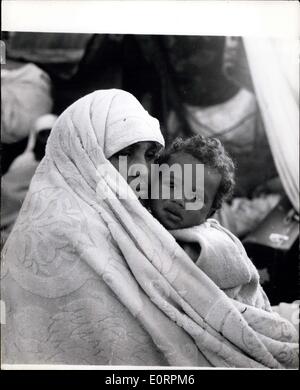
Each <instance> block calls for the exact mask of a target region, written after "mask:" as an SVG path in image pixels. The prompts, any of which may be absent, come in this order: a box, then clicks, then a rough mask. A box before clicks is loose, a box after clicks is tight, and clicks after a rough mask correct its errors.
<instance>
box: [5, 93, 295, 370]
mask: <svg viewBox="0 0 300 390" xmlns="http://www.w3.org/2000/svg"><path fill="white" fill-rule="evenodd" d="M145 140H150V141H156V142H159V143H161V144H162V143H163V140H162V138H161V134H160V132H159V127H158V124H157V123H156V121H155V120H154V119H153V118H151V117H150V116H149V115H148V114H147V113H146V112H144V110H143V109H142V107H141V106H140V105H139V103H138V102H137V101H136V100H135V99H134V98H133V97H132V96H131V95H130V94H127V93H125V92H123V91H118V90H108V91H97V92H94V93H93V94H91V95H88V96H86V97H84V98H82V99H81V100H79V101H77V102H76V103H74V104H73V105H72V106H71V107H69V108H68V109H67V110H66V111H65V112H64V113H63V114H62V115H61V116H60V118H59V119H58V121H57V122H56V124H55V126H54V128H53V130H52V132H51V135H50V138H49V140H48V144H47V149H46V156H45V158H44V159H43V160H42V162H41V164H40V165H39V167H38V169H37V171H36V174H35V176H34V178H33V180H32V182H31V185H30V189H29V192H28V194H27V197H26V199H25V202H24V204H23V206H22V209H21V212H20V214H19V217H18V220H17V222H16V224H15V226H14V229H13V231H12V233H11V234H10V236H9V238H8V240H7V242H6V245H5V247H4V249H3V258H2V272H1V275H2V301H3V302H4V304H5V308H6V323H5V324H4V325H3V327H2V328H3V329H2V346H3V352H2V355H3V356H2V361H3V363H32V364H34V363H40V364H42V363H44V364H99V365H156V366H157V365H161V366H164V365H172V366H201V367H207V366H213V367H253V368H263V367H268V368H293V367H297V365H298V344H297V335H296V331H295V329H294V327H293V325H292V324H291V323H289V322H287V321H286V320H284V319H282V318H280V316H279V315H278V314H276V313H272V312H270V311H266V310H262V309H259V308H255V307H252V306H250V305H247V304H244V303H240V302H237V301H234V300H232V299H230V298H229V297H227V296H226V294H225V293H224V292H223V291H221V289H219V288H218V287H217V285H216V284H215V283H214V282H213V281H212V280H211V279H210V278H209V277H208V276H207V275H206V274H205V273H204V272H203V271H201V269H199V268H198V267H197V266H196V265H195V264H194V263H193V262H192V260H191V259H190V258H189V257H188V256H187V254H186V253H185V252H184V251H183V250H182V249H181V248H180V246H179V245H178V244H177V243H176V241H175V239H174V237H172V236H171V234H170V233H169V232H168V231H167V230H165V229H164V227H162V226H161V225H160V224H159V222H158V221H156V220H155V219H154V218H153V217H152V215H151V214H150V213H149V212H148V211H147V210H146V209H145V208H144V207H143V206H142V205H141V204H140V203H139V201H138V199H137V198H136V196H135V194H134V193H133V192H132V191H131V189H130V188H129V186H128V185H127V183H126V181H125V180H124V179H123V178H122V177H121V175H119V174H118V172H117V171H116V170H115V168H114V167H113V166H112V165H111V164H110V162H109V161H108V160H107V158H109V157H110V156H111V155H112V154H114V153H115V152H117V151H118V150H120V149H122V148H123V147H126V146H127V145H130V144H133V143H135V142H138V141H145ZM117 182H118V186H117ZM125 192H127V193H128V196H127V197H126V198H125V197H124V196H121V195H122V194H123V195H124V193H125Z"/></svg>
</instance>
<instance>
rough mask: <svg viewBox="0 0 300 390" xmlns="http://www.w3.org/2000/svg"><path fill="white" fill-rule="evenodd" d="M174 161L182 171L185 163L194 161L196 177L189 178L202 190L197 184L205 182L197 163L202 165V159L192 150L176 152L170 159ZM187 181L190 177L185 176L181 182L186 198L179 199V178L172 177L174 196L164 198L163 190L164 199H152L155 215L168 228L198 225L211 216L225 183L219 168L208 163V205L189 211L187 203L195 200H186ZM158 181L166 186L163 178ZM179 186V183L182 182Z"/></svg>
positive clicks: (204, 192)
mask: <svg viewBox="0 0 300 390" xmlns="http://www.w3.org/2000/svg"><path fill="white" fill-rule="evenodd" d="M173 164H179V165H180V166H181V169H182V172H183V170H184V166H185V164H190V165H191V166H192V172H193V174H192V178H188V179H191V185H192V190H193V191H196V192H199V191H200V188H197V185H198V186H199V182H200V183H201V181H199V180H198V181H197V180H196V165H197V164H201V163H200V161H199V160H197V159H196V158H195V157H193V156H191V155H190V154H188V153H184V152H178V153H174V154H172V155H171V156H170V158H169V160H168V162H167V165H168V166H171V165H173ZM183 176H184V175H183ZM184 180H187V178H184V177H183V179H182V180H180V181H181V182H180V183H179V185H181V186H182V194H183V196H182V198H180V199H175V197H174V181H176V177H172V176H171V179H170V199H162V196H161V192H160V199H152V200H151V210H152V213H153V215H154V216H155V218H157V219H158V220H159V222H160V223H161V224H162V225H163V226H165V228H167V229H170V230H171V229H182V228H187V227H191V226H197V225H200V224H201V223H203V222H204V221H205V220H206V219H207V217H208V215H209V213H210V210H211V206H212V203H213V201H214V198H215V196H216V193H217V191H218V188H219V185H220V182H221V175H220V173H219V172H218V171H217V170H216V169H213V168H211V167H209V166H207V165H205V166H204V191H203V194H204V199H203V201H204V205H203V207H202V208H201V209H198V210H188V209H187V208H186V204H187V203H188V202H191V199H186V198H185V197H184V190H183V185H184ZM157 184H159V188H162V178H161V177H160V178H159V179H158V181H157ZM176 185H178V181H177V184H176Z"/></svg>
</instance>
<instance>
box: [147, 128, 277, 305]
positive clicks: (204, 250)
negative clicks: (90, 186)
mask: <svg viewBox="0 0 300 390" xmlns="http://www.w3.org/2000/svg"><path fill="white" fill-rule="evenodd" d="M158 164H159V165H160V166H162V164H166V165H167V166H169V167H171V166H172V165H173V164H178V165H177V167H180V168H181V171H182V172H184V167H185V166H186V164H189V165H190V167H191V168H192V170H191V172H192V175H191V176H189V177H184V174H183V176H182V180H181V183H180V184H178V178H176V177H175V176H176V174H175V175H173V176H172V177H170V179H169V180H167V185H169V187H170V197H169V199H164V198H163V197H162V195H161V191H160V192H159V199H152V200H151V202H150V208H151V211H152V214H153V215H154V217H155V218H157V219H158V221H159V222H160V223H161V224H162V225H163V226H165V228H166V229H168V230H169V231H170V233H171V234H172V235H173V236H174V237H175V239H176V240H177V242H178V243H179V244H180V245H181V246H182V248H183V249H184V250H185V251H186V252H187V254H188V255H189V256H190V257H191V259H192V260H193V261H194V262H195V264H196V265H197V266H198V267H199V268H200V269H202V271H203V272H205V273H206V274H207V275H208V276H209V277H210V279H212V280H213V281H214V282H215V283H216V284H217V285H218V286H219V287H220V288H221V289H222V290H223V291H224V292H225V293H226V294H227V295H228V296H229V297H230V298H233V299H235V300H238V301H240V302H242V303H245V304H249V305H252V306H256V307H260V308H264V309H266V310H270V304H269V301H268V299H267V297H266V295H265V293H264V291H263V290H262V288H261V286H260V284H259V275H258V272H257V270H256V268H255V267H254V265H253V264H252V262H251V260H250V259H249V258H248V256H247V254H246V252H245V249H244V247H243V245H242V243H241V242H240V241H239V240H238V238H237V237H235V236H234V235H233V234H231V233H230V232H229V231H228V230H227V229H225V228H223V227H222V226H221V225H220V224H219V223H218V222H217V221H216V220H214V219H210V217H211V216H212V215H213V214H214V213H215V212H216V210H218V209H219V208H220V207H221V205H222V203H223V202H224V200H226V199H228V198H229V197H230V196H231V194H232V192H233V188H234V164H233V161H232V160H231V158H230V157H229V156H228V155H227V153H226V152H225V150H224V148H223V146H222V145H221V143H220V141H219V140H217V139H215V138H206V137H203V136H200V135H197V136H194V137H191V138H189V139H186V140H182V139H177V140H175V141H174V143H173V144H172V145H171V147H170V148H169V149H168V150H166V151H165V152H164V153H163V154H162V155H161V156H160V157H159V159H158ZM197 164H203V165H204V172H203V174H204V188H202V190H203V207H201V208H198V209H195V210H193V209H192V210H191V209H188V207H187V203H188V202H189V203H190V202H191V199H187V198H186V197H185V196H182V197H180V199H176V197H178V196H175V194H176V192H175V188H176V186H178V185H181V188H182V194H185V192H184V184H185V182H186V181H187V180H188V181H189V182H190V183H189V184H190V185H191V186H192V188H193V192H195V193H197V192H199V190H201V188H196V187H197V180H196V179H197V177H196V175H195V172H197V171H196V166H197ZM173 167H174V165H173ZM179 181H180V180H179ZM198 182H199V183H200V185H201V181H199V180H198ZM199 183H198V186H199ZM202 183H203V182H202ZM164 185H165V183H164V178H163V177H161V176H160V177H159V179H157V181H156V183H155V184H154V186H158V188H159V189H162V188H163V186H164ZM177 188H178V187H177ZM195 201H196V198H195V199H194V202H195Z"/></svg>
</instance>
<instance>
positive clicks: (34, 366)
mask: <svg viewBox="0 0 300 390" xmlns="http://www.w3.org/2000/svg"><path fill="white" fill-rule="evenodd" d="M1 369H2V370H100V371H101V370H110V371H116V370H118V371H124V370H139V371H144V370H153V371H155V370H161V371H163V370H166V371H168V370H181V371H184V370H199V371H201V370H250V371H253V368H252V369H251V368H248V369H247V368H219V367H172V366H171V367H166V366H90V365H81V366H80V365H65V364H2V365H1ZM259 370H260V371H261V370H265V369H264V368H262V369H259ZM268 370H269V369H268ZM120 374H121V372H120Z"/></svg>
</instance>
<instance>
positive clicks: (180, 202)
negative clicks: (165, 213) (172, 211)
mask: <svg viewBox="0 0 300 390" xmlns="http://www.w3.org/2000/svg"><path fill="white" fill-rule="evenodd" d="M172 202H174V203H176V204H177V205H178V206H180V207H182V208H184V200H183V199H172Z"/></svg>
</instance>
